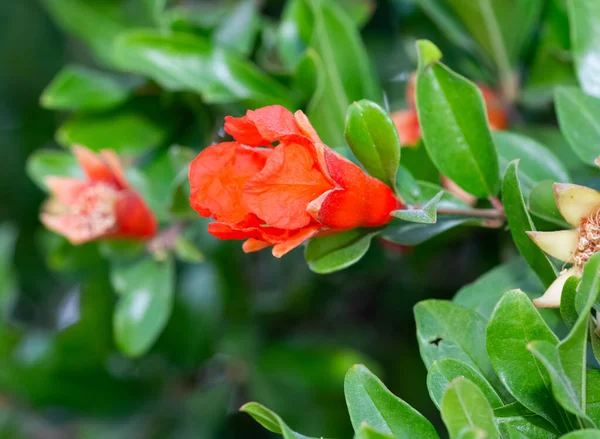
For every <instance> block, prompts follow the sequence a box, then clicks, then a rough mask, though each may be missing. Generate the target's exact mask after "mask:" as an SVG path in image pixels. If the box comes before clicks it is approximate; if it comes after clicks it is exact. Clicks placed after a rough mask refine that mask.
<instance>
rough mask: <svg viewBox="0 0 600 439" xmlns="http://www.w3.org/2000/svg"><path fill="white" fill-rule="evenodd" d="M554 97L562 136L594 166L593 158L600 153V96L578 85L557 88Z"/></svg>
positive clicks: (578, 153)
mask: <svg viewBox="0 0 600 439" xmlns="http://www.w3.org/2000/svg"><path fill="white" fill-rule="evenodd" d="M598 90H599V92H600V84H599V87H598ZM554 98H555V100H556V113H557V115H558V123H559V125H560V130H561V131H562V133H563V135H564V136H565V137H566V139H567V141H568V142H569V144H570V145H571V148H573V151H575V154H577V156H578V157H579V158H580V159H581V161H583V162H584V163H586V164H588V165H593V166H595V164H594V160H595V159H596V158H598V156H600V151H599V150H598V144H599V143H600V99H598V98H595V97H593V96H588V95H586V94H585V93H584V92H582V91H581V90H580V89H578V88H576V87H558V88H557V89H556V91H555V93H554Z"/></svg>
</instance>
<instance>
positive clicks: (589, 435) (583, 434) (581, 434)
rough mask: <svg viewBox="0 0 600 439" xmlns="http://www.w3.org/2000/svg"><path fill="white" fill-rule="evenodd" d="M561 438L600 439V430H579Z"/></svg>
mask: <svg viewBox="0 0 600 439" xmlns="http://www.w3.org/2000/svg"><path fill="white" fill-rule="evenodd" d="M561 439H600V430H579V431H572V432H571V433H569V434H565V435H564V436H562V437H561Z"/></svg>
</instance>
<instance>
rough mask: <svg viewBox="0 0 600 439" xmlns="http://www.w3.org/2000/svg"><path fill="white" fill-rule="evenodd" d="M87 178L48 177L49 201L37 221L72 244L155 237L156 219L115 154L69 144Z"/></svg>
mask: <svg viewBox="0 0 600 439" xmlns="http://www.w3.org/2000/svg"><path fill="white" fill-rule="evenodd" d="M73 153H74V154H75V156H76V157H77V160H78V161H79V164H80V166H81V168H82V169H83V172H84V173H85V175H86V178H85V179H83V180H80V179H76V178H69V177H47V178H46V185H47V186H48V188H49V189H50V192H51V193H52V195H53V197H52V198H51V199H50V200H49V201H48V202H47V203H46V205H45V209H44V212H43V213H42V214H41V221H42V223H43V224H44V225H45V226H46V227H47V228H48V229H50V230H52V231H54V232H56V233H59V234H61V235H64V236H65V237H66V238H67V239H68V240H69V241H70V242H71V243H72V244H83V243H85V242H89V241H93V240H96V239H98V238H132V239H147V238H151V237H152V236H154V235H155V234H156V228H157V224H156V218H155V217H154V214H153V213H152V211H151V210H150V209H149V208H148V206H147V205H146V203H145V202H144V200H143V199H142V197H141V196H140V195H139V194H138V193H137V192H136V191H134V190H133V189H131V187H130V186H129V184H128V183H127V180H126V179H125V174H124V172H123V168H122V166H121V161H120V160H119V157H118V156H117V155H116V154H115V152H114V151H110V150H104V151H101V152H100V153H99V154H98V155H96V154H94V153H93V152H92V151H90V150H89V149H87V148H85V147H83V146H74V147H73Z"/></svg>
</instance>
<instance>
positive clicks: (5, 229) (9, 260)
mask: <svg viewBox="0 0 600 439" xmlns="http://www.w3.org/2000/svg"><path fill="white" fill-rule="evenodd" d="M16 239H17V230H16V228H14V227H12V226H11V225H10V224H6V223H5V224H3V225H1V226H0V319H1V320H2V321H4V319H6V317H7V316H8V313H9V312H10V310H11V309H12V307H13V305H14V302H15V299H16V298H17V297H18V291H17V280H16V276H15V274H16V273H15V272H14V267H13V258H14V249H15V241H16Z"/></svg>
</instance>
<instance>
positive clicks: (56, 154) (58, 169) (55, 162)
mask: <svg viewBox="0 0 600 439" xmlns="http://www.w3.org/2000/svg"><path fill="white" fill-rule="evenodd" d="M27 174H28V175H29V177H30V178H31V179H32V180H33V181H34V182H35V183H36V184H37V185H38V186H39V187H40V188H41V189H43V190H45V191H47V190H48V188H47V187H46V183H45V182H44V180H45V179H46V177H50V176H57V177H72V178H83V171H82V170H81V167H80V166H79V163H77V159H76V158H75V156H73V154H70V153H68V152H66V151H54V150H49V149H40V150H38V151H36V152H34V153H33V154H31V156H29V159H28V160H27Z"/></svg>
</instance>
